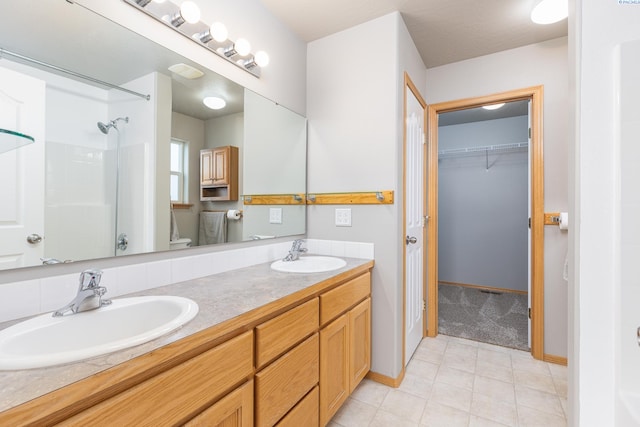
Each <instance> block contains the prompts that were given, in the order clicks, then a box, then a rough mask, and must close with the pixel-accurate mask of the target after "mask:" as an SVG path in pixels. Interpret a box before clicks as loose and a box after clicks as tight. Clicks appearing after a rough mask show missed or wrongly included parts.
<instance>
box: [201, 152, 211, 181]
mask: <svg viewBox="0 0 640 427" xmlns="http://www.w3.org/2000/svg"><path fill="white" fill-rule="evenodd" d="M211 184H213V151H211V150H202V151H200V185H211Z"/></svg>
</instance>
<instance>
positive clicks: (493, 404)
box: [470, 393, 518, 426]
mask: <svg viewBox="0 0 640 427" xmlns="http://www.w3.org/2000/svg"><path fill="white" fill-rule="evenodd" d="M470 412H471V414H472V415H475V416H478V417H482V418H485V419H487V420H491V421H493V422H496V423H500V424H503V425H508V426H515V425H517V424H518V411H517V409H516V404H515V402H511V403H509V402H505V401H504V400H502V399H500V398H492V397H488V396H485V395H483V394H478V393H474V394H473V400H472V402H471V411H470Z"/></svg>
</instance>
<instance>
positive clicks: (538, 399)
mask: <svg viewBox="0 0 640 427" xmlns="http://www.w3.org/2000/svg"><path fill="white" fill-rule="evenodd" d="M516 400H517V402H518V407H521V406H526V407H527V408H532V409H536V410H538V411H541V412H546V413H548V414H552V415H558V416H561V417H564V411H563V410H562V404H561V403H560V398H558V396H556V395H555V394H550V393H545V392H543V391H538V390H533V389H531V388H528V387H522V386H517V387H516Z"/></svg>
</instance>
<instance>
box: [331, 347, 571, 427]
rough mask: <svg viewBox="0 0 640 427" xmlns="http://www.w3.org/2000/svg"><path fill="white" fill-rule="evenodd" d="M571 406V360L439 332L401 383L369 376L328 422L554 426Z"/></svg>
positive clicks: (347, 425)
mask: <svg viewBox="0 0 640 427" xmlns="http://www.w3.org/2000/svg"><path fill="white" fill-rule="evenodd" d="M566 411H567V368H566V366H559V365H554V364H551V363H546V362H541V361H538V360H534V359H533V358H532V357H531V355H530V354H529V353H527V352H523V351H519V350H513V349H508V348H504V347H498V346H494V345H491V344H483V343H478V342H476V341H470V340H466V339H462V338H454V337H447V336H445V335H439V336H438V337H436V338H425V339H424V340H423V341H422V342H421V343H420V346H419V347H418V349H417V350H416V353H415V354H414V355H413V358H412V360H411V362H410V363H409V366H408V367H407V370H406V374H405V378H404V381H403V382H402V384H401V385H400V387H399V388H392V387H387V386H385V385H382V384H379V383H376V382H373V381H371V380H367V379H365V380H363V381H362V383H361V384H360V385H359V386H358V388H356V390H355V391H354V393H353V394H352V395H351V397H350V398H349V399H348V400H347V402H345V404H344V406H343V407H342V408H340V410H339V411H338V413H337V414H336V415H335V416H334V417H333V419H332V420H331V422H330V423H329V427H360V426H371V427H421V426H443V427H457V426H464V427H467V426H473V427H475V426H499V427H500V426H518V427H525V426H526V427H528V426H541V427H555V426H566Z"/></svg>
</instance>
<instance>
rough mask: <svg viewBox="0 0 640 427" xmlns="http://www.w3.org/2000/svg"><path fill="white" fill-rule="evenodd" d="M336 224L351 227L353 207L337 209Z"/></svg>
mask: <svg viewBox="0 0 640 427" xmlns="http://www.w3.org/2000/svg"><path fill="white" fill-rule="evenodd" d="M336 226H338V227H351V209H336Z"/></svg>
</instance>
